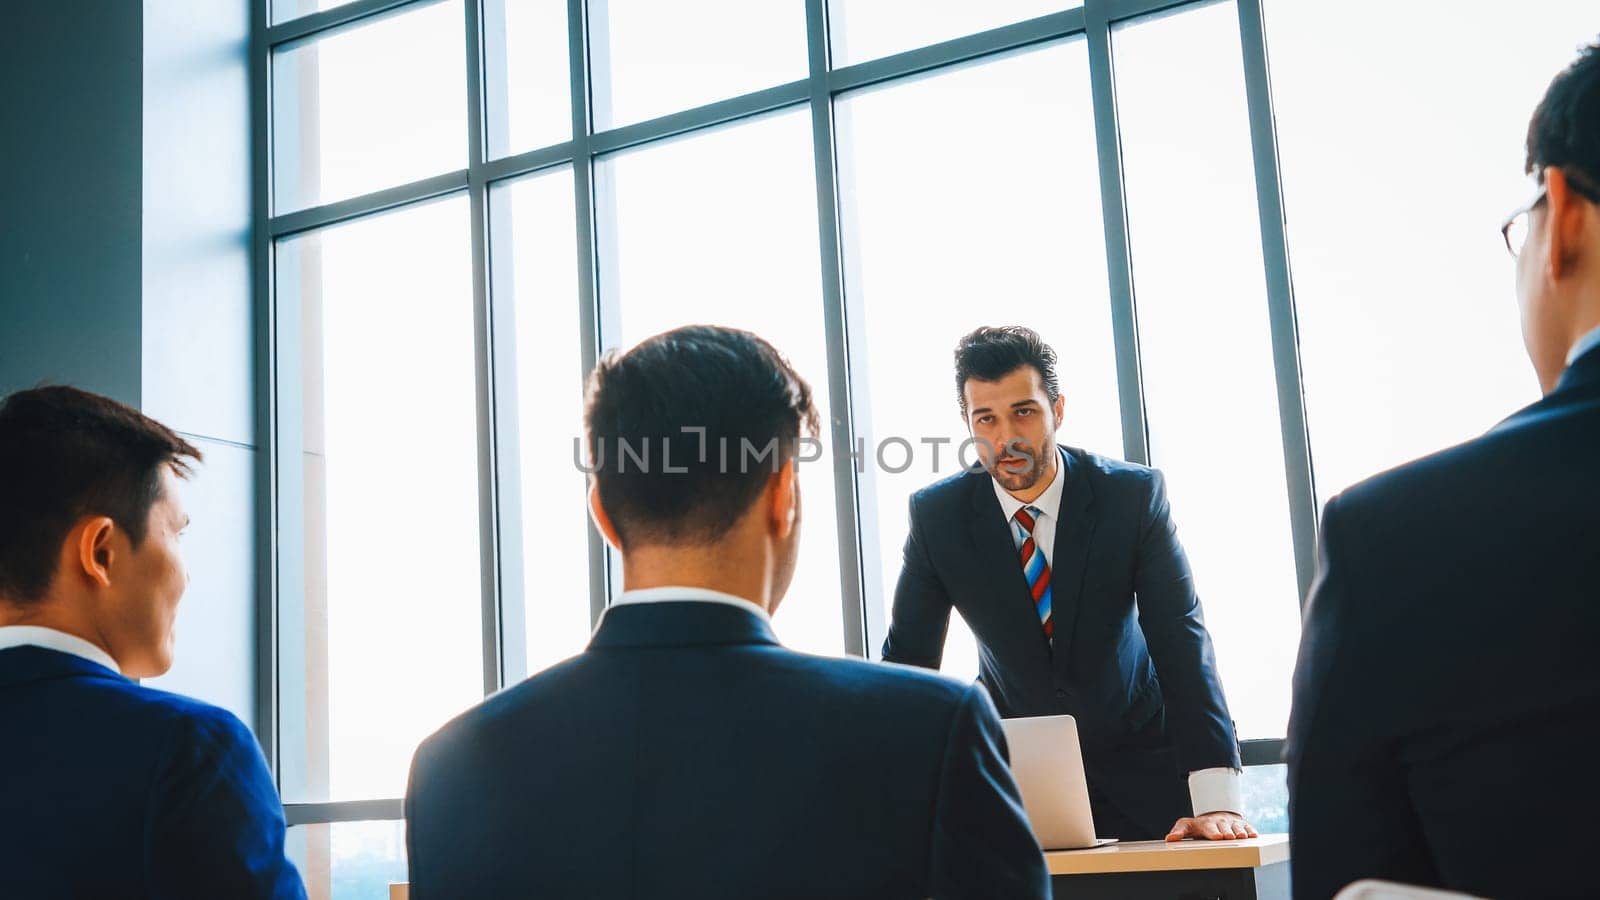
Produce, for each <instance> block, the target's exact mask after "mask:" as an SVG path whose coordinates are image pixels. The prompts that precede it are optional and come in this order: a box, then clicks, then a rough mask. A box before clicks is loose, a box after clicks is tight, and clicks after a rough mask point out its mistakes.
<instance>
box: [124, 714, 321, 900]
mask: <svg viewBox="0 0 1600 900" xmlns="http://www.w3.org/2000/svg"><path fill="white" fill-rule="evenodd" d="M150 803H151V806H150V813H149V816H150V821H149V823H148V827H147V828H146V832H145V833H146V834H147V835H148V837H147V838H146V847H145V859H146V868H147V872H146V880H147V883H148V884H149V885H150V894H151V896H153V897H174V898H176V897H230V898H234V897H236V898H267V897H270V898H303V897H305V887H304V886H303V885H302V884H301V881H300V874H299V873H298V872H296V871H295V868H294V864H293V863H291V862H289V859H288V857H287V856H286V855H285V848H284V819H283V805H282V803H280V801H279V799H278V792H277V790H276V789H275V788H274V787H273V784H272V776H271V774H270V773H269V772H268V771H267V764H266V760H265V759H263V758H262V756H261V750H260V749H259V748H258V747H257V746H256V741H255V738H254V737H253V736H251V734H250V731H249V729H247V728H245V726H244V723H242V722H240V721H239V720H238V719H237V718H236V717H235V716H233V715H232V714H231V713H228V712H225V711H223V710H220V709H205V710H202V711H200V712H198V713H189V714H185V715H183V716H181V717H179V718H177V719H176V720H175V727H174V729H173V734H172V737H171V738H170V740H169V745H168V748H167V752H166V754H165V755H164V758H163V762H162V765H161V769H160V771H158V772H157V775H156V779H155V783H154V784H153V785H152V788H151V797H150Z"/></svg>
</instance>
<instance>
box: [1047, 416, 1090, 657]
mask: <svg viewBox="0 0 1600 900" xmlns="http://www.w3.org/2000/svg"><path fill="white" fill-rule="evenodd" d="M1061 459H1062V464H1063V468H1062V472H1061V474H1062V475H1063V476H1064V477H1065V478H1066V479H1067V480H1066V483H1065V484H1064V485H1062V492H1061V509H1060V511H1059V512H1058V513H1057V515H1056V541H1055V547H1054V548H1053V549H1052V550H1051V551H1050V605H1051V613H1050V615H1051V616H1052V617H1053V618H1054V619H1055V635H1056V646H1057V647H1071V646H1072V637H1073V633H1074V630H1075V629H1076V627H1077V624H1078V600H1079V598H1080V596H1081V595H1082V593H1083V575H1084V572H1085V570H1087V568H1088V564H1089V548H1090V547H1091V546H1092V545H1093V543H1094V532H1095V525H1096V524H1097V523H1096V519H1095V517H1094V516H1092V515H1091V514H1090V509H1091V507H1093V505H1094V487H1093V485H1091V484H1090V483H1089V466H1088V464H1087V463H1086V462H1085V461H1084V460H1083V459H1082V458H1081V457H1080V456H1079V455H1078V451H1075V450H1072V449H1069V448H1065V447H1063V448H1062V452H1061ZM1069 655H1070V654H1067V653H1058V654H1056V659H1057V660H1058V661H1061V662H1063V663H1065V662H1067V661H1068V660H1067V657H1068V656H1069Z"/></svg>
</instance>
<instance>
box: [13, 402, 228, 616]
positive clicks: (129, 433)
mask: <svg viewBox="0 0 1600 900" xmlns="http://www.w3.org/2000/svg"><path fill="white" fill-rule="evenodd" d="M190 459H192V460H194V461H196V462H199V461H200V459H201V456H200V451H199V450H196V449H195V448H194V446H193V445H191V444H190V443H189V442H188V441H185V440H184V439H183V438H181V437H179V436H178V435H177V434H175V433H173V431H172V430H171V429H170V428H167V427H166V426H165V425H162V424H161V423H160V422H157V421H155V420H154V419H151V418H149V417H147V416H145V415H143V414H142V413H140V412H139V411H138V410H135V409H132V408H131V407H127V406H124V405H122V404H121V403H118V402H117V401H115V400H111V399H109V398H106V397H102V396H100V395H98V394H91V393H89V392H88V391H81V390H78V389H77V388H72V387H56V386H52V387H40V388H34V389H33V390H28V391H19V392H17V393H15V394H12V395H11V396H10V397H7V398H6V399H5V401H4V402H0V600H4V601H7V602H10V603H12V604H14V605H24V604H28V603H35V602H37V601H39V600H41V599H43V597H44V594H45V592H46V591H47V590H49V588H50V581H51V579H52V578H54V577H55V570H56V561H57V558H58V556H59V554H60V550H61V542H62V541H63V540H65V539H66V537H67V533H68V532H69V531H71V530H72V526H73V525H75V524H76V523H77V522H78V520H79V519H81V518H83V517H84V516H109V517H110V518H111V520H112V521H113V522H115V523H116V525H117V527H118V528H121V529H122V530H123V531H125V532H127V534H128V540H129V541H130V542H132V544H133V546H134V547H135V548H137V547H138V546H139V544H140V543H142V542H143V541H144V538H145V528H146V526H147V525H148V523H149V519H150V507H151V506H153V505H154V504H155V502H156V500H158V499H160V497H161V469H162V467H163V466H169V467H171V468H172V470H173V471H174V472H175V473H176V474H178V475H180V476H184V477H187V476H188V474H189V465H188V462H187V461H186V460H190Z"/></svg>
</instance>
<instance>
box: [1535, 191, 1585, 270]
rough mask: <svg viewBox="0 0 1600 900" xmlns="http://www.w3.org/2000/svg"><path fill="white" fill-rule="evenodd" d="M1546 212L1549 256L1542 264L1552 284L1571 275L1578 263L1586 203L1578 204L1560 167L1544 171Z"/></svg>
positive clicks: (1577, 199) (1547, 251)
mask: <svg viewBox="0 0 1600 900" xmlns="http://www.w3.org/2000/svg"><path fill="white" fill-rule="evenodd" d="M1544 183H1545V197H1546V201H1547V202H1546V204H1545V207H1546V212H1547V213H1548V214H1549V219H1548V220H1547V221H1546V223H1545V234H1546V236H1547V250H1546V253H1547V254H1548V255H1547V256H1546V258H1545V265H1546V266H1547V267H1548V269H1549V272H1550V278H1551V280H1552V281H1554V280H1557V279H1560V278H1562V277H1564V276H1566V275H1568V274H1570V273H1571V272H1572V268H1573V266H1575V265H1577V262H1578V248H1579V247H1581V246H1582V245H1583V229H1584V213H1585V212H1586V211H1587V209H1588V204H1585V203H1582V202H1580V201H1579V198H1578V196H1577V195H1576V194H1574V193H1573V192H1572V186H1571V185H1569V184H1568V183H1567V173H1566V172H1564V171H1562V170H1561V169H1560V168H1555V167H1552V168H1548V169H1545V172H1544Z"/></svg>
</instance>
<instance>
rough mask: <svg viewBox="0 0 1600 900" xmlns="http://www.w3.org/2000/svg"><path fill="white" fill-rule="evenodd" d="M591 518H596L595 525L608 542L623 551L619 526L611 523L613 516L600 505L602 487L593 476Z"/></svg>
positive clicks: (590, 501) (590, 482)
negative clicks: (618, 534)
mask: <svg viewBox="0 0 1600 900" xmlns="http://www.w3.org/2000/svg"><path fill="white" fill-rule="evenodd" d="M589 518H591V519H593V520H594V527H596V528H598V529H600V536H601V537H603V538H605V539H606V543H608V544H610V545H611V546H612V547H613V548H615V549H616V551H617V552H618V553H621V552H622V539H621V538H619V537H617V527H616V526H615V525H612V524H611V517H610V516H608V515H606V510H605V507H603V506H601V505H600V487H599V486H598V485H596V484H595V483H594V479H592V478H591V479H589Z"/></svg>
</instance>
